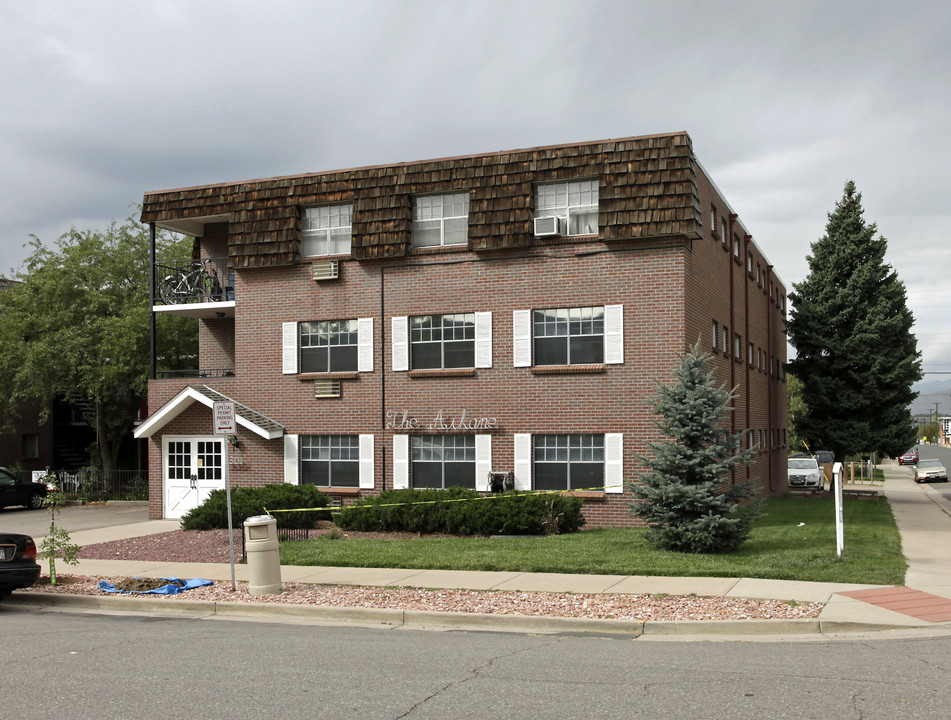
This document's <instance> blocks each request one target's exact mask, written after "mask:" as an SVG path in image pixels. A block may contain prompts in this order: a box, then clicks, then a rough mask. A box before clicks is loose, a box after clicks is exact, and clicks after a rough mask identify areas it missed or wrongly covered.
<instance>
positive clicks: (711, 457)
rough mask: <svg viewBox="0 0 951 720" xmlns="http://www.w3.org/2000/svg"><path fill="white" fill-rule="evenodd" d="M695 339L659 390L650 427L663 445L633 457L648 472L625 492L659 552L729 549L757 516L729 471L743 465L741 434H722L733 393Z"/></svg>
mask: <svg viewBox="0 0 951 720" xmlns="http://www.w3.org/2000/svg"><path fill="white" fill-rule="evenodd" d="M708 360H709V355H707V354H706V353H704V352H703V351H702V350H701V348H700V342H699V341H698V342H697V344H696V345H695V346H694V347H693V348H691V349H690V350H689V351H688V352H687V353H686V354H685V355H684V356H683V357H682V359H681V363H680V367H679V368H678V369H677V372H676V374H675V381H674V382H673V383H672V384H670V385H660V386H659V387H658V389H657V395H656V398H655V401H654V405H653V409H654V411H655V412H656V413H657V415H658V419H657V420H655V422H654V424H655V427H657V428H658V429H659V430H660V431H661V433H662V435H663V436H664V437H665V439H664V440H660V441H656V442H650V443H648V449H649V451H650V453H649V454H648V455H646V456H640V457H639V460H640V461H641V462H642V463H643V464H644V465H645V466H646V467H647V468H648V472H646V473H643V474H641V477H640V482H638V483H633V484H632V485H631V486H630V490H631V492H632V494H633V495H634V498H635V502H634V503H633V504H632V505H631V510H632V512H633V514H634V515H636V516H637V517H640V518H641V519H642V520H644V521H645V522H646V523H647V525H648V528H649V530H648V532H647V538H648V541H649V542H650V543H651V544H652V545H653V546H654V547H657V548H660V549H663V550H675V551H678V552H688V553H719V552H729V551H731V550H734V549H736V548H737V547H739V546H740V545H741V544H742V543H743V542H744V541H745V540H746V539H747V538H749V535H750V528H751V526H752V524H753V520H755V518H756V516H757V514H758V513H757V509H756V508H755V507H754V506H746V507H743V506H742V503H743V501H744V500H747V499H749V498H750V497H752V488H751V487H750V486H749V484H748V483H745V482H744V483H737V484H734V483H732V482H731V472H732V471H733V470H734V469H736V468H737V466H739V465H742V464H744V463H747V462H749V460H750V458H751V457H752V451H751V450H748V449H747V450H744V449H742V446H743V443H742V436H739V435H732V434H730V433H729V432H728V427H729V425H728V422H727V419H728V418H729V415H730V412H731V411H732V408H731V407H730V401H731V400H732V399H733V393H732V392H731V391H729V390H727V389H725V388H724V387H722V386H718V385H717V384H716V381H715V379H714V377H713V372H712V371H710V370H708V369H707V367H706V365H707V362H708Z"/></svg>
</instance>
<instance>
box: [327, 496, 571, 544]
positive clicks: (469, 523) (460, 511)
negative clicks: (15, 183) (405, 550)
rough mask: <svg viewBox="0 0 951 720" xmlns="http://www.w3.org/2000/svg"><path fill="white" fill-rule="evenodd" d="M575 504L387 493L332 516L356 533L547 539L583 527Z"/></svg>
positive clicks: (553, 499)
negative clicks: (555, 534)
mask: <svg viewBox="0 0 951 720" xmlns="http://www.w3.org/2000/svg"><path fill="white" fill-rule="evenodd" d="M581 506H582V501H581V499H580V498H575V497H568V496H566V495H559V494H548V493H526V492H522V491H518V490H512V491H509V492H505V493H502V494H499V495H487V496H483V495H480V494H479V493H477V492H476V491H475V490H469V489H466V488H458V487H457V488H448V489H446V490H388V491H386V492H383V493H381V494H380V495H379V496H377V497H372V498H364V499H362V500H358V501H357V502H356V503H354V504H353V505H349V506H347V507H346V508H344V509H343V510H342V511H341V512H340V514H339V515H338V516H337V525H338V526H339V527H341V528H343V529H345V530H356V531H371V532H372V531H382V532H388V531H403V532H416V533H439V532H442V533H451V534H453V535H551V534H554V533H564V532H574V531H576V530H578V528H580V527H581V526H582V525H584V522H585V520H584V516H583V515H582V514H581Z"/></svg>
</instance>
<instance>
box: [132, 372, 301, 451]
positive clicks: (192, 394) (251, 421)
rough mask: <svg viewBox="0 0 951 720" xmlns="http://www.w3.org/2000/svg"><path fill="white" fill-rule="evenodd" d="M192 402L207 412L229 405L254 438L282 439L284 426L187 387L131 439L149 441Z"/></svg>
mask: <svg viewBox="0 0 951 720" xmlns="http://www.w3.org/2000/svg"><path fill="white" fill-rule="evenodd" d="M195 402H200V403H201V404H202V405H204V406H205V407H207V408H209V409H210V408H212V407H214V404H215V403H216V402H233V403H234V411H235V416H236V417H237V421H238V425H240V426H241V427H244V428H247V429H248V430H250V431H251V432H253V433H254V434H255V435H260V436H261V437H263V438H265V439H266V440H273V439H275V438H279V437H283V436H284V426H283V425H281V424H280V423H277V422H275V421H274V420H271V419H270V418H269V417H267V416H265V415H262V414H261V413H259V412H258V411H257V410H252V409H251V408H249V407H248V406H247V405H243V404H242V403H239V402H238V401H236V400H233V399H231V398H229V397H228V396H226V395H222V394H221V393H220V392H218V391H217V390H213V389H212V388H210V387H208V386H207V385H189V386H188V387H186V388H185V389H183V390H182V391H181V392H180V393H178V395H176V396H175V397H173V398H172V399H171V400H169V401H168V402H167V403H165V404H164V405H163V406H162V407H161V408H159V409H158V410H157V411H156V412H154V413H152V414H151V415H150V416H149V417H148V419H146V420H145V421H144V422H143V423H142V424H141V425H139V426H138V427H137V428H136V429H135V432H134V433H133V436H134V437H135V438H149V437H152V436H153V435H154V434H155V433H157V432H158V431H159V430H161V429H162V428H163V427H165V426H166V425H167V424H168V423H170V422H171V421H172V420H174V419H175V418H177V417H178V416H179V415H181V414H182V413H183V412H184V411H185V410H187V409H188V408H189V407H191V405H192V403H195ZM209 425H210V421H209Z"/></svg>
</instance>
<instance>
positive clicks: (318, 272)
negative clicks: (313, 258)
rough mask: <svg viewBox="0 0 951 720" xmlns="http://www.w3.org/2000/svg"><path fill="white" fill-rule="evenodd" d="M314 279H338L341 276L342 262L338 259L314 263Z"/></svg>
mask: <svg viewBox="0 0 951 720" xmlns="http://www.w3.org/2000/svg"><path fill="white" fill-rule="evenodd" d="M312 269H313V273H314V280H336V279H337V278H338V277H340V264H339V263H338V262H337V261H336V260H322V261H320V262H315V263H314V264H313V265H312Z"/></svg>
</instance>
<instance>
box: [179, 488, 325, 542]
mask: <svg viewBox="0 0 951 720" xmlns="http://www.w3.org/2000/svg"><path fill="white" fill-rule="evenodd" d="M227 502H228V499H227V497H226V494H225V491H224V490H213V491H212V492H211V494H210V495H209V496H208V499H207V500H205V502H204V503H202V504H201V505H199V506H198V507H196V508H194V509H193V510H189V511H188V512H187V513H186V514H185V515H184V516H182V530H212V529H215V528H227V527H228V505H227ZM328 505H330V498H329V497H328V496H327V495H324V494H323V493H322V492H320V490H318V489H317V488H316V487H314V486H313V485H287V484H285V483H272V484H270V485H262V486H261V487H245V488H238V489H236V490H232V491H231V522H232V526H233V527H236V528H239V527H241V524H242V523H243V522H244V520H245V519H246V518H249V517H251V516H253V515H262V514H264V511H265V508H266V509H267V510H268V511H274V510H290V509H294V508H325V507H327V506H328ZM274 517H275V518H277V526H278V527H279V528H286V529H296V528H311V527H313V526H314V524H315V523H316V522H317V521H318V520H329V519H330V511H329V510H308V511H306V512H293V513H284V512H279V513H274Z"/></svg>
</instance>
